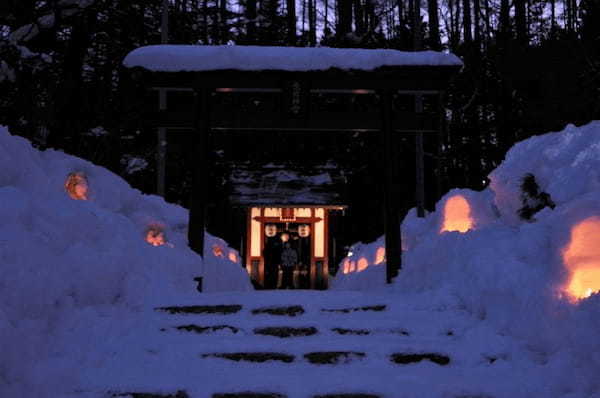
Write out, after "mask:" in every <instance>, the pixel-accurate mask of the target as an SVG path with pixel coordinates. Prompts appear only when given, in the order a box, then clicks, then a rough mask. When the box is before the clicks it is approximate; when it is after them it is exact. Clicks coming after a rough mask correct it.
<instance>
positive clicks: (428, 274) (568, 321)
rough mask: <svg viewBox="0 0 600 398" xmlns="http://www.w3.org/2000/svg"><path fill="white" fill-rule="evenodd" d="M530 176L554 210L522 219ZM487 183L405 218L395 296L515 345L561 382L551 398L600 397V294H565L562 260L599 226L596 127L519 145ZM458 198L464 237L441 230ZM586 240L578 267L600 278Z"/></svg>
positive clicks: (340, 279)
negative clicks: (578, 232)
mask: <svg viewBox="0 0 600 398" xmlns="http://www.w3.org/2000/svg"><path fill="white" fill-rule="evenodd" d="M529 173H530V174H533V175H534V176H535V179H536V181H537V182H538V185H539V187H540V191H544V192H547V193H548V194H549V195H550V197H551V199H552V201H553V202H554V203H555V204H556V207H555V208H554V209H550V208H549V207H546V208H544V209H542V210H541V211H539V212H538V213H537V214H535V216H534V219H533V220H531V221H526V220H523V219H521V218H520V217H519V215H518V210H519V208H521V207H522V206H523V203H522V197H521V188H520V186H521V183H522V179H523V177H524V176H525V175H526V174H529ZM490 180H491V184H490V186H489V188H487V189H486V190H484V191H482V192H473V191H469V190H453V191H451V192H449V193H448V194H447V195H446V196H444V198H442V200H441V201H440V202H439V203H438V204H437V206H436V209H437V211H436V212H434V213H431V214H428V215H427V216H426V217H425V218H424V219H419V218H417V217H416V213H415V211H414V209H413V210H412V211H411V212H410V213H409V214H408V215H407V217H406V218H405V220H404V221H403V224H402V228H403V231H402V232H403V245H404V255H403V268H402V270H401V272H400V275H399V277H398V278H397V279H396V281H395V283H394V284H393V286H392V287H391V289H393V290H394V291H396V292H397V294H398V295H399V297H398V299H399V300H402V297H410V296H411V295H419V296H420V297H423V295H426V294H429V295H431V296H432V297H435V300H438V301H439V300H441V301H442V302H445V303H446V305H453V306H455V307H456V308H458V309H462V310H464V311H467V312H469V313H471V314H473V315H474V316H476V317H477V318H479V319H480V320H481V321H482V322H486V323H488V324H489V325H490V326H491V327H493V328H494V329H495V330H497V331H498V333H500V334H502V335H506V336H511V337H513V338H515V339H517V341H519V342H520V344H521V345H522V346H523V347H524V348H525V349H526V350H527V352H528V353H529V355H530V357H531V358H532V359H533V360H534V361H536V362H537V363H540V364H543V365H544V366H547V367H548V372H549V374H556V375H560V374H562V375H565V376H564V377H557V378H552V380H548V381H547V388H548V391H552V394H554V395H552V396H569V397H588V396H597V395H594V394H600V379H598V377H597V375H598V374H600V339H598V331H599V330H600V318H599V314H600V294H593V295H592V296H591V297H589V298H586V299H581V300H579V301H578V302H576V301H574V300H573V297H571V296H569V295H568V294H567V287H568V286H570V284H572V283H573V279H574V278H575V274H574V273H573V270H572V269H569V266H568V265H567V264H566V257H565V256H566V255H565V253H566V251H567V248H569V247H571V246H570V245H571V244H572V243H571V242H572V241H573V239H574V232H573V231H574V228H575V227H576V226H578V225H581V223H583V222H586V221H587V222H589V223H590V224H589V225H591V224H592V223H593V222H598V221H600V122H593V123H590V124H588V125H586V126H582V127H579V128H576V127H573V126H568V127H567V128H566V129H565V130H564V131H562V132H557V133H550V134H546V135H541V136H536V137H532V138H530V139H527V140H525V141H522V142H520V143H518V144H516V145H515V146H514V147H513V148H512V149H511V150H510V151H509V152H508V153H507V155H506V159H505V160H504V162H503V163H502V164H501V165H500V166H499V167H498V168H497V169H496V170H494V171H493V172H492V173H491V174H490ZM457 195H460V196H462V197H463V198H464V199H465V200H466V202H467V203H468V204H469V207H470V216H471V217H472V219H473V224H472V225H471V227H470V228H468V229H467V230H465V231H463V232H459V231H443V228H442V226H443V225H444V217H445V213H446V209H447V206H446V204H447V203H448V202H449V200H451V198H452V197H455V196H457ZM597 225H598V227H597V228H598V229H597V230H600V223H599V224H597ZM594 228H596V227H594ZM588 231H596V229H591V228H590V229H588ZM580 239H582V242H579V243H575V244H574V246H573V248H574V249H573V250H575V254H574V255H573V256H574V257H573V258H574V259H573V261H576V262H579V263H580V264H582V266H583V267H584V269H587V270H591V269H595V270H596V271H594V272H598V275H600V256H599V253H600V250H598V249H597V248H598V247H600V235H590V233H589V232H588V234H587V235H585V236H582V237H580ZM382 241H383V240H382V239H380V240H379V241H378V242H374V243H371V244H369V245H360V250H361V255H364V256H366V257H369V255H372V253H373V252H374V251H375V250H376V248H377V247H378V246H379V245H380V244H381V243H382ZM586 245H587V246H586ZM342 264H343V262H342ZM594 267H595V268H594ZM376 270H377V271H374V270H371V266H370V267H369V268H367V270H366V271H363V272H354V273H349V274H344V273H342V272H340V273H338V275H337V276H336V278H335V279H334V280H333V284H332V286H333V288H334V289H351V290H363V289H372V288H373V287H374V286H376V285H377V284H379V286H383V285H384V281H385V278H384V277H385V270H384V267H381V266H377V268H376ZM598 288H600V286H596V289H598ZM588 293H590V292H588ZM440 297H445V299H441V298H440ZM566 375H568V377H567V376H566ZM576 375H577V376H576Z"/></svg>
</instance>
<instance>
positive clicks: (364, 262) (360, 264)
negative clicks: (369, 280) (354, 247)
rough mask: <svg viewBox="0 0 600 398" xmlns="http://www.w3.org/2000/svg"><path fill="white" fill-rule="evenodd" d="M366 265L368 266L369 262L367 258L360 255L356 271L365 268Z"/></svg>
mask: <svg viewBox="0 0 600 398" xmlns="http://www.w3.org/2000/svg"><path fill="white" fill-rule="evenodd" d="M368 266H369V262H368V261H367V259H366V258H364V257H361V258H360V259H359V260H358V263H357V265H356V270H357V271H358V272H362V271H364V270H366V269H367V267H368Z"/></svg>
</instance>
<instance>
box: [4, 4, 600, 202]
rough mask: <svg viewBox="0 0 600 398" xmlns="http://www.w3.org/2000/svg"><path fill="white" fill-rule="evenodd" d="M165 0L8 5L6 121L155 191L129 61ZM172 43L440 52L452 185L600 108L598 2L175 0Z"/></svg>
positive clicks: (596, 114) (152, 140) (151, 36)
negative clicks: (447, 82)
mask: <svg viewBox="0 0 600 398" xmlns="http://www.w3.org/2000/svg"><path fill="white" fill-rule="evenodd" d="M162 6H163V0H127V1H125V0H37V1H34V0H3V1H2V2H0V124H4V125H8V126H9V127H10V129H11V132H12V133H13V134H19V135H23V136H25V137H27V138H29V139H30V140H32V141H33V142H34V143H35V145H36V146H38V147H41V148H45V147H53V148H59V149H62V150H64V151H66V152H68V153H71V154H74V155H77V156H81V157H83V158H86V159H89V160H91V161H93V162H95V163H97V164H100V165H103V166H106V167H108V168H109V169H111V170H113V171H114V172H116V173H118V174H121V175H123V176H124V177H125V178H126V179H128V180H129V181H130V182H131V183H132V184H133V185H134V186H136V187H137V188H140V189H142V190H143V191H145V192H153V191H154V190H155V184H154V178H153V177H152V176H153V173H154V162H155V160H154V157H155V156H156V154H155V148H156V135H155V134H149V133H148V132H145V131H143V129H142V128H141V127H140V126H141V124H140V120H139V119H140V114H139V109H138V108H136V107H135V106H132V104H131V97H130V96H129V95H128V83H127V82H128V72H127V70H125V69H124V68H123V67H122V65H121V62H122V60H123V58H124V57H125V55H126V54H127V53H129V52H130V51H131V50H133V49H135V48H136V47H139V46H144V45H149V44H159V43H160V42H161V29H160V27H161V15H162ZM169 26H170V28H169V42H170V43H174V44H227V43H229V44H232V43H235V44H258V45H284V46H330V47H360V48H394V49H400V50H415V49H433V50H444V51H446V50H447V51H451V52H453V53H455V54H457V55H459V56H460V57H461V58H463V60H464V62H465V67H464V68H463V70H462V72H461V73H460V75H459V76H458V77H457V78H456V79H455V80H454V81H453V82H452V85H451V87H450V89H449V91H448V93H447V98H446V106H447V111H446V118H447V128H446V133H445V135H444V142H443V148H442V151H441V156H442V157H443V159H442V160H443V161H444V162H445V163H444V165H445V167H444V169H443V170H444V174H445V175H444V176H443V178H444V180H445V183H444V185H445V186H448V187H453V186H456V187H470V188H474V189H480V188H482V186H483V185H484V184H485V176H486V175H487V173H488V172H489V171H490V170H491V169H493V168H494V167H495V166H496V165H497V164H498V163H499V162H500V161H501V160H502V158H503V156H504V154H505V152H506V150H507V148H509V147H510V146H511V145H512V144H513V143H514V142H516V141H519V140H522V139H524V138H526V137H528V136H531V135H533V134H539V133H544V132H548V131H555V130H560V129H562V128H563V127H564V126H565V125H566V124H568V123H573V124H576V125H580V124H584V123H586V122H588V121H590V120H592V119H599V118H600V1H598V0H337V1H336V0H299V1H295V0H170V1H169Z"/></svg>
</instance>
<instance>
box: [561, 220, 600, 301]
mask: <svg viewBox="0 0 600 398" xmlns="http://www.w3.org/2000/svg"><path fill="white" fill-rule="evenodd" d="M562 255H563V261H564V262H565V265H566V266H567V268H568V269H569V271H570V273H571V275H570V279H569V281H568V282H567V284H566V285H565V287H564V288H565V291H566V292H567V293H568V294H569V296H570V297H571V298H572V299H574V300H580V299H583V298H586V297H589V296H591V295H592V293H595V292H599V291H600V217H590V218H588V219H585V220H583V221H582V222H580V223H579V224H577V225H575V226H574V227H573V229H572V230H571V240H570V241H569V244H568V245H567V247H566V248H565V249H564V250H563V253H562Z"/></svg>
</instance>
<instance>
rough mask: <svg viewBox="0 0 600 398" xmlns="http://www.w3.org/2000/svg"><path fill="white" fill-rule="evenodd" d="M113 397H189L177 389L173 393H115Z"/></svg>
mask: <svg viewBox="0 0 600 398" xmlns="http://www.w3.org/2000/svg"><path fill="white" fill-rule="evenodd" d="M112 396H113V397H121V398H190V396H189V395H188V394H187V392H185V391H177V392H176V393H173V394H168V393H167V394H162V393H151V392H126V393H115V394H113V395H112Z"/></svg>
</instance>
